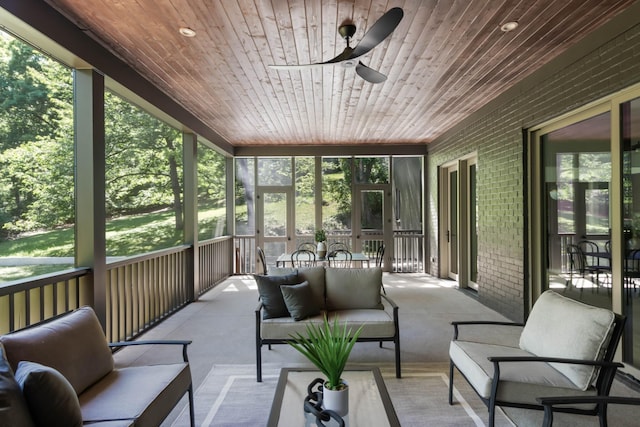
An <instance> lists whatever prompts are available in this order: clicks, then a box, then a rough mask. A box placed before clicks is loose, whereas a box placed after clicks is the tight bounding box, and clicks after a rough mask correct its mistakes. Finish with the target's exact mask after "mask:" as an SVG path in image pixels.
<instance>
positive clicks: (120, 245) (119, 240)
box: [0, 208, 226, 283]
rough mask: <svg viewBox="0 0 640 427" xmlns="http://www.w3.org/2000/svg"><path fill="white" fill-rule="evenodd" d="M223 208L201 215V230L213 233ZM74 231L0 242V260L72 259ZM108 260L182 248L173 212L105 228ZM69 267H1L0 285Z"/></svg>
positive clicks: (122, 219)
mask: <svg viewBox="0 0 640 427" xmlns="http://www.w3.org/2000/svg"><path fill="white" fill-rule="evenodd" d="M225 213H226V212H225V208H214V209H206V210H202V211H200V214H199V218H200V224H199V225H200V227H201V228H204V229H211V228H214V229H215V225H216V224H217V223H218V222H219V221H220V220H221V218H224V215H225ZM74 231H75V229H74V227H72V226H70V227H65V228H59V229H55V230H49V231H43V232H38V233H28V234H25V235H23V236H21V237H19V238H17V239H13V240H7V241H0V258H7V257H20V258H33V257H73V256H74ZM106 239H107V256H133V255H138V254H142V253H147V252H152V251H156V250H160V249H166V248H170V247H174V246H177V245H180V244H182V242H183V239H182V230H176V229H175V218H174V214H173V212H154V213H149V214H142V215H130V216H126V217H120V218H115V219H112V220H110V221H108V222H107V226H106ZM72 267H73V265H72V264H64V263H62V264H52V265H45V264H34V265H21V266H19V265H13V266H11V265H10V266H0V283H1V282H8V281H12V280H17V279H20V278H25V277H32V276H36V275H40V274H45V273H51V272H55V271H61V270H65V269H67V268H72Z"/></svg>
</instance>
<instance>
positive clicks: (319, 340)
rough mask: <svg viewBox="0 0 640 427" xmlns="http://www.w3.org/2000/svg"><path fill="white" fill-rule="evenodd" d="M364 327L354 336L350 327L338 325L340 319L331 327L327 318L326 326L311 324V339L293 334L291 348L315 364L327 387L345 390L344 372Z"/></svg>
mask: <svg viewBox="0 0 640 427" xmlns="http://www.w3.org/2000/svg"><path fill="white" fill-rule="evenodd" d="M361 332H362V326H360V328H358V330H357V331H356V332H355V333H354V334H353V335H352V334H351V328H349V330H347V323H346V322H345V323H344V325H339V324H338V317H337V316H336V317H335V318H334V321H333V324H332V325H331V324H329V320H327V316H326V315H325V316H324V322H323V324H322V325H315V324H312V323H310V324H308V325H307V335H308V336H306V337H305V336H303V335H302V334H301V333H299V332H297V333H295V334H289V336H290V337H291V338H292V339H291V340H289V344H290V345H291V346H292V347H293V348H295V349H296V350H298V351H299V352H300V353H302V354H303V355H304V356H305V357H306V358H307V359H309V360H310V361H311V363H313V364H314V365H315V366H316V367H317V368H318V369H319V370H320V372H322V373H323V374H324V375H325V376H326V377H327V381H326V382H325V385H324V386H325V387H326V388H328V389H330V390H339V389H341V388H342V382H341V381H340V379H341V377H342V372H343V371H344V367H345V366H346V364H347V359H349V354H350V353H351V349H352V348H353V345H354V344H355V343H356V341H357V340H358V337H359V336H360V333H361Z"/></svg>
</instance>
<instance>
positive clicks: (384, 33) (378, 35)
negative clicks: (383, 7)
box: [349, 7, 404, 59]
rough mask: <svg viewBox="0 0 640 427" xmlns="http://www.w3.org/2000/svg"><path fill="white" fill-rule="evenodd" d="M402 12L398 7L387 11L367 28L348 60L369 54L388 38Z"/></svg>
mask: <svg viewBox="0 0 640 427" xmlns="http://www.w3.org/2000/svg"><path fill="white" fill-rule="evenodd" d="M403 16H404V12H403V11H402V9H401V8H399V7H394V8H392V9H389V10H388V11H387V12H386V13H385V14H384V15H382V17H381V18H380V19H378V20H377V21H376V23H375V24H373V25H372V26H371V28H369V31H367V33H366V34H365V35H364V37H362V40H360V42H359V43H358V45H357V46H356V47H355V48H354V49H353V52H351V56H350V58H349V59H353V58H357V57H359V56H362V55H364V54H365V53H367V52H369V51H370V50H371V49H373V48H374V47H376V46H377V45H379V44H380V43H382V41H383V40H384V39H386V38H387V37H389V34H391V33H392V32H393V30H395V29H396V27H397V26H398V24H400V21H401V20H402V17H403Z"/></svg>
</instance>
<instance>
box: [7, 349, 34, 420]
mask: <svg viewBox="0 0 640 427" xmlns="http://www.w3.org/2000/svg"><path fill="white" fill-rule="evenodd" d="M0 426H16V427H18V426H19V427H31V426H33V421H32V420H31V415H29V408H28V407H27V401H26V400H25V399H24V396H23V395H22V390H21V389H20V385H19V384H18V382H17V381H16V379H15V377H14V376H13V370H12V369H11V366H10V365H9V362H8V361H7V358H6V357H5V354H4V347H3V346H2V343H0Z"/></svg>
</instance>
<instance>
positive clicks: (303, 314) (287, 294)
mask: <svg viewBox="0 0 640 427" xmlns="http://www.w3.org/2000/svg"><path fill="white" fill-rule="evenodd" d="M280 292H282V296H283V297H284V303H285V304H286V306H287V310H288V311H289V313H290V314H291V317H293V319H294V320H296V321H297V320H302V319H306V318H307V317H309V316H315V315H316V314H319V313H320V304H318V302H317V301H316V300H315V298H314V296H313V291H312V290H311V286H310V285H309V282H307V281H304V282H302V283H300V284H297V285H282V286H280Z"/></svg>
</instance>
